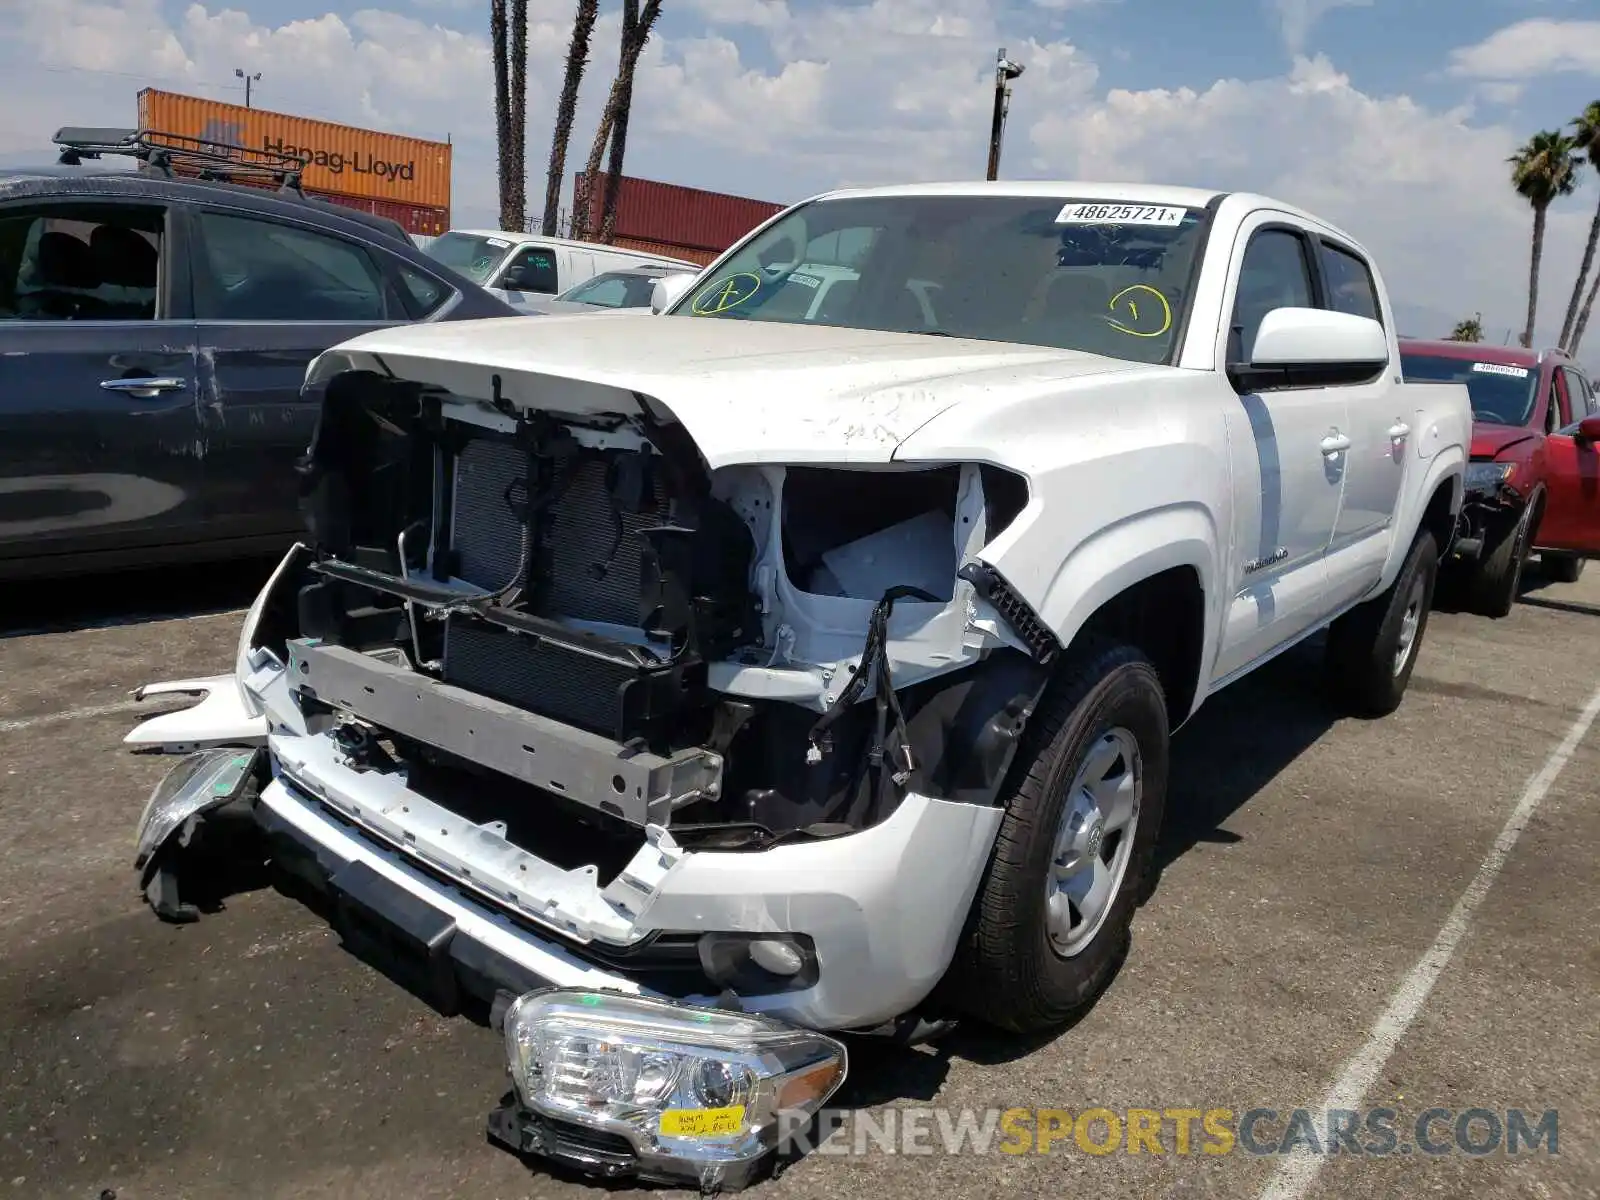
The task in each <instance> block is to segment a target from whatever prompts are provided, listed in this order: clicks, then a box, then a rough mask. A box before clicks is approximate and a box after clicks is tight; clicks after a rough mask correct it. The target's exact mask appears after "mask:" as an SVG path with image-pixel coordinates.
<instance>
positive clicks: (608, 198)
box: [572, 0, 661, 239]
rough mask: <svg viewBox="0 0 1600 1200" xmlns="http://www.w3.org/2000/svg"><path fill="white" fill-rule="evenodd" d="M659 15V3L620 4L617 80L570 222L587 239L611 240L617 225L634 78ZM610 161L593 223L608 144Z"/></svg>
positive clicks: (626, 0)
mask: <svg viewBox="0 0 1600 1200" xmlns="http://www.w3.org/2000/svg"><path fill="white" fill-rule="evenodd" d="M660 15H661V0H645V2H644V7H643V8H641V7H640V6H639V0H622V47H621V54H620V56H619V58H618V61H617V77H616V78H615V79H613V80H612V81H611V94H610V95H609V96H608V97H606V107H605V111H604V112H603V113H602V114H601V116H600V127H599V128H598V129H596V130H595V133H594V145H592V146H590V147H589V162H588V164H587V165H586V166H585V168H584V172H583V179H582V180H581V181H580V182H579V186H578V194H577V196H575V197H574V198H573V206H572V207H573V219H574V221H575V222H576V221H582V225H581V226H579V228H581V229H583V230H584V231H585V232H586V233H588V234H589V235H590V236H594V237H600V238H602V239H603V238H605V237H609V236H610V230H609V228H608V220H609V224H610V225H614V224H615V223H616V204H617V197H618V195H619V194H620V188H621V185H622V156H623V153H624V152H625V151H626V149H627V142H628V115H629V111H630V110H631V109H632V107H633V75H634V71H635V70H636V69H637V68H638V66H639V56H640V55H641V54H643V53H644V48H645V44H646V43H647V42H648V41H649V40H650V30H651V29H652V28H653V27H654V26H655V23H656V18H657V17H658V16H660ZM608 143H609V144H610V146H611V158H610V161H609V163H608V164H607V171H608V177H607V179H606V192H605V197H604V201H603V203H604V204H605V205H609V210H607V209H605V208H603V209H602V211H601V213H600V214H599V219H598V220H596V215H595V213H594V205H593V191H594V179H595V176H597V175H598V174H599V173H600V160H601V158H603V157H604V156H605V152H606V146H607V144H608Z"/></svg>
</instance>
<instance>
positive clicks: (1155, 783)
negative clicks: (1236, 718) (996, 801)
mask: <svg viewBox="0 0 1600 1200" xmlns="http://www.w3.org/2000/svg"><path fill="white" fill-rule="evenodd" d="M1025 736H1026V739H1027V740H1026V742H1025V743H1024V746H1023V747H1022V749H1021V751H1020V753H1019V756H1018V761H1017V763H1016V764H1015V766H1014V768H1013V779H1014V780H1015V783H1014V785H1013V786H1012V788H1011V790H1010V791H1009V793H1008V795H1007V796H1006V797H1004V799H1005V802H1006V803H1005V807H1006V815H1005V818H1004V820H1003V822H1002V824H1001V826H1000V832H999V835H998V837H997V838H996V842H995V848H994V852H993V854H992V856H991V858H990V861H989V865H988V868H987V870H986V871H985V873H984V879H983V882H982V883H981V885H980V887H979V890H978V895H977V898H976V899H975V900H974V902H973V911H972V914H971V917H970V918H969V921H968V927H967V931H966V934H965V937H964V939H963V943H962V946H961V948H960V950H959V951H958V953H957V956H956V960H955V962H954V963H953V964H952V966H951V971H950V975H949V977H948V982H949V984H950V986H951V994H952V997H953V999H954V1000H955V1002H956V1004H957V1006H958V1007H960V1008H961V1009H962V1010H963V1011H965V1012H966V1013H967V1014H968V1015H970V1016H973V1017H975V1018H977V1019H978V1020H981V1021H984V1022H986V1023H988V1024H991V1025H995V1026H998V1027H1000V1028H1003V1029H1008V1030H1012V1031H1015V1032H1019V1033H1025V1032H1033V1031H1038V1030H1044V1029H1049V1028H1052V1027H1054V1026H1058V1025H1060V1024H1063V1023H1064V1022H1066V1021H1067V1020H1069V1019H1070V1018H1071V1017H1072V1016H1073V1015H1074V1014H1075V1013H1076V1012H1078V1011H1079V1010H1081V1009H1083V1008H1084V1007H1086V1006H1087V1005H1088V1004H1090V1003H1091V1002H1092V1001H1093V1000H1094V999H1095V998H1096V996H1098V995H1099V993H1100V992H1101V991H1102V990H1104V988H1105V987H1106V985H1107V984H1108V983H1109V982H1110V980H1111V977H1112V976H1113V975H1114V974H1115V972H1116V969H1117V966H1118V964H1119V963H1120V962H1121V961H1122V959H1123V957H1124V956H1125V954H1126V952H1127V947H1128V942H1129V937H1130V928H1131V926H1132V923H1133V913H1134V910H1135V908H1136V907H1137V906H1138V903H1139V899H1140V897H1141V895H1142V893H1143V890H1144V887H1145V884H1146V881H1147V876H1148V874H1149V871H1150V866H1151V860H1152V858H1153V856H1154V849H1155V844H1156V838H1157V835H1158V834H1159V832H1160V828H1161V818H1162V813H1163V811H1164V810H1165V807H1166V790H1167V706H1166V698H1165V696H1164V695H1163V693H1162V689H1161V681H1160V679H1159V677H1158V676H1157V675H1156V671H1155V668H1154V667H1153V666H1152V665H1151V664H1150V661H1149V660H1148V659H1147V658H1146V657H1145V656H1144V655H1143V654H1141V653H1140V652H1139V651H1138V650H1136V649H1134V648H1133V647H1131V646H1126V645H1122V644H1119V643H1112V642H1096V643H1094V644H1093V645H1091V646H1089V647H1087V648H1085V649H1082V650H1080V651H1078V652H1076V653H1074V655H1073V662H1072V663H1070V664H1068V665H1067V666H1066V667H1065V668H1064V674H1063V676H1062V677H1061V678H1060V679H1059V680H1058V681H1057V682H1056V683H1053V684H1052V685H1051V687H1050V688H1049V690H1048V691H1047V692H1046V694H1045V698H1044V699H1043V700H1042V701H1041V703H1040V705H1039V708H1038V711H1037V712H1035V714H1034V716H1033V718H1032V720H1031V721H1030V723H1029V726H1028V732H1027V734H1026V735H1025Z"/></svg>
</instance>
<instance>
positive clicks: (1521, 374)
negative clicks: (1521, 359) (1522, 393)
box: [1472, 363, 1528, 379]
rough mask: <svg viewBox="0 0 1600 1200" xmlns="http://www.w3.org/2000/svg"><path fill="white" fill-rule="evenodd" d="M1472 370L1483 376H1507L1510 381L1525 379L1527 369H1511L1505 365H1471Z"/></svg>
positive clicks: (1511, 367)
mask: <svg viewBox="0 0 1600 1200" xmlns="http://www.w3.org/2000/svg"><path fill="white" fill-rule="evenodd" d="M1472 369H1473V370H1474V371H1478V372H1480V373H1482V374H1484V375H1509V376H1510V377H1511V378H1512V379H1526V378H1527V377H1528V368H1527V367H1513V366H1510V365H1509V364H1507V363H1473V364H1472Z"/></svg>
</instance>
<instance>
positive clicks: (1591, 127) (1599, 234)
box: [1557, 100, 1600, 349]
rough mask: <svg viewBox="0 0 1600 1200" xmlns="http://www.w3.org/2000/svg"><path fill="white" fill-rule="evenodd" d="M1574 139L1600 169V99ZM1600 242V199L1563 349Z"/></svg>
mask: <svg viewBox="0 0 1600 1200" xmlns="http://www.w3.org/2000/svg"><path fill="white" fill-rule="evenodd" d="M1572 125H1573V131H1572V140H1573V142H1574V143H1575V144H1576V148H1577V149H1578V150H1581V151H1583V152H1584V153H1585V154H1587V155H1588V156H1589V163H1590V165H1592V166H1593V167H1594V169H1595V170H1596V171H1600V100H1596V101H1594V102H1593V103H1591V104H1590V105H1589V106H1588V107H1587V108H1585V109H1584V110H1583V112H1582V113H1580V114H1579V116H1578V119H1577V120H1576V121H1574V122H1573V123H1572ZM1597 243H1600V201H1597V202H1596V204H1595V206H1594V219H1593V220H1591V221H1590V222H1589V240H1588V242H1586V243H1585V244H1584V247H1583V260H1582V261H1581V262H1580V263H1579V264H1578V278H1577V279H1575V280H1573V282H1572V299H1571V300H1569V301H1567V319H1566V320H1565V321H1563V322H1562V323H1561V340H1560V342H1558V343H1557V344H1558V345H1559V346H1561V347H1562V349H1570V348H1571V347H1570V346H1569V343H1570V341H1571V340H1572V335H1573V334H1574V333H1575V332H1576V323H1577V320H1578V298H1579V297H1580V296H1582V295H1583V285H1584V281H1585V280H1586V279H1587V278H1588V276H1589V266H1590V264H1591V263H1593V262H1594V251H1595V245H1596V244H1597Z"/></svg>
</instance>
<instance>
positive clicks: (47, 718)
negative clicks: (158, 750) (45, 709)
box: [0, 700, 162, 733]
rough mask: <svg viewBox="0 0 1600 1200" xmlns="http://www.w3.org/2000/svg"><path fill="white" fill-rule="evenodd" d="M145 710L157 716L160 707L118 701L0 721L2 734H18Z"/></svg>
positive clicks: (139, 702)
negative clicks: (18, 732) (35, 727)
mask: <svg viewBox="0 0 1600 1200" xmlns="http://www.w3.org/2000/svg"><path fill="white" fill-rule="evenodd" d="M138 709H145V710H147V711H149V712H150V715H151V716H155V715H156V714H157V713H159V712H161V711H162V710H161V709H160V707H159V706H157V705H154V704H152V703H151V702H150V701H149V700H143V701H141V700H118V701H117V702H116V703H115V704H90V705H86V706H85V707H83V708H69V709H67V710H66V711H65V712H53V713H40V714H39V715H38V716H36V717H15V718H13V719H12V720H9V721H0V733H16V732H17V731H18V730H19V729H32V728H33V727H34V726H35V725H56V724H59V723H60V722H62V721H77V720H80V719H81V718H83V717H104V716H109V715H110V714H111V713H125V712H134V711H136V710H138Z"/></svg>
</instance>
